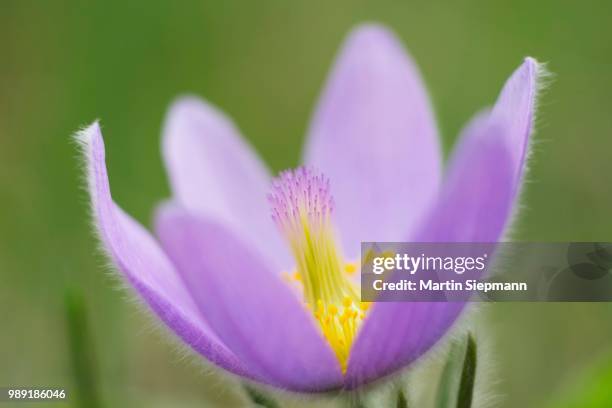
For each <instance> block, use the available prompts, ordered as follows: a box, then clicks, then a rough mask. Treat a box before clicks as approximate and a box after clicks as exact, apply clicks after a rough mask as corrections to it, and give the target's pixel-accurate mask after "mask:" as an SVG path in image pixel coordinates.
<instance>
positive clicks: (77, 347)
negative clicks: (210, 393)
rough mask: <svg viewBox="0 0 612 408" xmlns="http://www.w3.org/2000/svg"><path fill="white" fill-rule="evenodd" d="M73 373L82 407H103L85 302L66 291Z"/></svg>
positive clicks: (78, 294)
mask: <svg viewBox="0 0 612 408" xmlns="http://www.w3.org/2000/svg"><path fill="white" fill-rule="evenodd" d="M64 306H65V310H66V323H67V331H68V341H69V345H70V358H71V363H72V374H73V376H74V386H75V391H76V395H75V396H76V397H77V398H76V400H77V402H76V403H77V404H78V405H76V406H78V407H83V408H99V407H101V406H102V404H101V403H100V399H99V398H98V390H97V381H96V370H95V364H94V353H93V349H94V348H93V344H92V341H91V338H90V333H89V327H88V324H87V313H86V310H85V301H84V300H83V297H82V296H81V294H80V293H78V292H75V291H66V295H65V298H64Z"/></svg>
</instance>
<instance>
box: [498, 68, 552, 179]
mask: <svg viewBox="0 0 612 408" xmlns="http://www.w3.org/2000/svg"><path fill="white" fill-rule="evenodd" d="M543 74H544V69H543V67H542V66H541V64H538V62H537V61H536V60H535V59H533V58H525V62H523V64H522V65H521V66H520V67H519V68H518V69H517V70H516V71H514V73H513V74H512V76H511V77H510V78H509V79H508V81H507V82H506V84H505V85H504V88H503V89H502V91H501V93H500V95H499V98H498V99H497V102H496V103H495V106H494V107H493V111H492V118H493V120H495V121H496V122H497V123H503V124H504V125H505V126H506V127H507V129H508V131H507V133H506V139H507V142H508V144H507V145H508V149H509V153H510V157H511V159H512V164H513V166H514V171H515V172H516V175H517V178H519V179H520V177H521V176H522V172H523V170H524V168H525V166H524V162H525V160H526V156H527V153H528V148H529V141H530V136H531V133H532V131H533V126H534V123H533V122H534V116H535V106H536V98H537V94H538V89H539V88H540V87H541V86H542V85H541V83H540V82H541V79H542V78H541V77H542V75H543Z"/></svg>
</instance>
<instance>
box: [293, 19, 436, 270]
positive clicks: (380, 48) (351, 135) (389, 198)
mask: <svg viewBox="0 0 612 408" xmlns="http://www.w3.org/2000/svg"><path fill="white" fill-rule="evenodd" d="M304 160H305V163H306V164H311V165H313V166H314V167H317V168H318V169H319V170H321V171H322V172H323V173H324V174H325V175H327V176H328V177H329V178H330V181H331V187H332V191H333V193H334V198H335V201H336V205H337V206H336V208H337V211H336V212H335V222H336V224H337V226H338V227H339V230H340V234H341V238H342V242H343V244H344V250H345V252H346V254H347V255H348V257H349V258H353V259H356V258H358V256H359V249H360V247H359V245H360V242H361V241H394V240H400V239H402V238H404V237H405V234H406V232H407V231H409V230H411V229H412V228H413V227H414V226H415V223H416V222H417V221H418V220H419V219H420V218H421V217H422V216H423V212H424V211H425V209H426V208H427V206H428V204H429V203H430V201H431V199H432V198H433V197H434V196H435V194H436V192H437V191H438V188H439V181H440V174H441V156H440V148H439V142H438V134H437V130H436V125H435V122H434V117H433V113H432V111H431V108H430V103H429V100H428V96H427V93H426V91H425V88H424V86H423V83H422V80H421V76H420V74H419V72H418V69H417V67H416V66H415V64H414V63H413V62H412V60H411V58H410V57H409V56H408V55H407V53H406V52H405V50H404V49H403V48H402V46H401V44H400V43H399V41H398V39H397V38H396V37H395V36H394V35H393V34H392V33H391V32H390V31H388V30H387V29H385V28H383V27H379V26H374V25H366V26H361V27H359V28H357V29H356V30H355V31H354V32H353V33H352V34H351V35H350V36H349V38H348V40H347V41H346V44H345V45H344V48H343V50H342V52H341V53H340V56H339V57H338V61H337V63H336V66H335V67H334V69H333V72H332V74H331V77H330V79H329V82H328V84H327V87H326V89H325V91H324V92H323V95H322V98H321V101H320V104H319V106H318V109H317V111H316V113H315V116H314V120H313V123H312V127H311V129H310V135H309V140H308V144H307V146H306V151H305V158H304Z"/></svg>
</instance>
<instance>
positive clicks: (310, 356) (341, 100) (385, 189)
mask: <svg viewBox="0 0 612 408" xmlns="http://www.w3.org/2000/svg"><path fill="white" fill-rule="evenodd" d="M537 80H538V64H537V63H536V61H535V60H533V59H531V58H527V59H525V61H524V63H523V64H522V65H521V66H520V67H519V68H518V69H517V70H516V71H515V72H514V74H513V75H512V76H511V77H510V79H509V80H508V82H507V83H506V85H505V86H504V88H503V90H502V92H501V94H500V96H499V98H498V100H497V102H496V103H495V106H494V107H493V108H492V109H491V110H487V111H484V112H482V113H480V114H478V115H477V116H476V117H475V119H473V120H472V121H471V122H470V124H469V125H468V126H467V127H466V128H465V130H464V131H463V132H462V134H461V136H460V138H459V142H458V146H457V148H456V149H455V151H454V153H453V154H452V156H451V159H450V162H449V164H448V166H447V168H446V170H445V171H444V172H443V170H442V156H441V153H440V147H439V138H438V132H437V129H436V123H435V121H434V117H433V113H432V111H431V108H430V105H429V101H428V98H427V94H426V91H425V89H424V87H423V84H422V81H421V78H420V75H419V73H418V71H417V68H416V66H415V65H414V63H413V62H412V60H411V59H410V57H409V56H408V55H407V54H406V52H405V51H404V50H403V48H402V46H401V45H400V44H399V42H398V41H397V39H396V38H395V37H394V36H393V34H391V33H390V32H389V31H388V30H386V29H385V28H382V27H378V26H370V25H368V26H362V27H359V28H358V29H356V30H355V31H353V32H352V33H351V35H350V36H349V38H348V40H347V41H346V44H345V45H344V48H343V50H342V52H341V54H340V56H339V58H338V62H337V63H336V66H335V68H334V70H333V72H332V74H331V78H330V80H329V82H328V84H327V87H326V89H325V91H324V93H323V96H322V99H321V102H320V105H319V107H318V109H317V110H316V113H315V115H314V119H313V121H312V124H311V127H310V130H309V132H308V133H309V134H308V138H307V144H306V148H305V152H304V163H305V164H306V165H307V167H302V168H298V169H297V170H293V171H292V170H289V171H286V172H284V173H282V174H281V176H280V177H278V178H277V179H276V180H272V178H271V176H270V174H269V172H268V170H267V169H266V167H265V165H264V164H263V163H262V162H261V160H260V159H259V158H258V157H257V156H256V154H255V153H254V151H253V150H252V149H251V147H250V146H248V144H247V143H246V141H244V140H243V139H242V138H241V137H240V135H239V132H238V130H237V129H236V127H235V126H234V125H233V124H232V123H231V121H230V120H229V119H228V118H226V117H225V115H223V113H221V112H220V111H218V110H216V109H215V108H213V107H211V106H210V105H208V104H206V103H205V102H203V101H200V100H198V99H196V98H191V97H188V98H183V99H180V100H179V101H178V102H176V103H175V104H174V105H173V106H172V108H171V110H170V113H169V115H168V119H167V121H166V126H165V129H164V137H163V146H162V152H163V157H164V160H165V164H166V167H167V170H168V173H169V177H170V182H171V186H172V191H173V198H172V200H171V201H170V202H168V203H165V204H164V205H162V206H161V207H160V208H159V210H158V212H157V215H156V220H155V231H156V234H155V237H154V236H153V235H152V234H150V233H149V232H148V231H147V230H146V229H145V228H143V227H142V226H141V225H139V224H138V223H137V222H136V221H134V219H132V218H131V217H130V216H129V215H127V214H126V213H125V212H123V210H121V208H119V207H118V206H117V205H116V204H115V203H114V202H113V201H112V198H111V194H110V188H109V183H108V178H107V173H106V167H105V157H104V155H105V153H104V144H103V140H102V135H101V133H100V127H99V125H98V124H97V123H94V124H93V125H91V126H90V127H89V128H87V129H85V130H84V131H82V132H81V133H80V134H79V137H80V139H81V141H82V143H83V146H84V151H85V154H86V160H87V178H88V181H89V191H90V194H91V198H92V206H93V215H94V219H95V222H96V225H97V228H98V231H99V234H100V238H101V241H102V242H103V244H104V247H105V249H106V251H107V252H108V254H109V255H110V257H111V258H112V260H113V262H114V263H115V265H116V266H117V267H118V268H119V270H120V271H121V272H122V274H123V276H124V277H125V279H126V280H127V281H128V282H129V283H130V284H131V286H133V288H134V289H135V290H136V292H137V293H138V294H139V296H140V297H142V299H144V301H145V302H146V303H147V304H148V306H149V307H150V308H151V309H152V310H153V312H154V313H155V314H157V316H158V317H159V318H160V319H161V320H163V321H164V323H165V324H166V325H167V326H168V327H169V328H170V329H171V330H172V331H173V332H174V333H176V335H178V336H179V337H180V338H181V339H182V340H183V341H184V342H185V343H187V344H188V345H189V346H190V347H191V348H193V349H194V350H195V351H197V352H198V353H199V354H201V355H202V356H204V357H205V358H206V359H208V360H209V361H211V362H213V363H214V364H216V365H217V366H220V367H222V368H224V369H225V370H227V371H229V372H231V373H234V374H236V375H239V376H242V377H245V378H248V379H250V380H254V381H257V382H262V383H265V384H269V385H272V386H276V387H279V388H283V389H288V390H293V391H302V392H316V391H325V390H331V389H339V388H347V389H352V388H355V387H358V386H360V385H362V384H365V383H368V382H371V381H373V380H376V379H378V378H381V377H382V376H385V375H388V374H390V373H393V372H394V371H396V370H398V369H400V368H402V367H404V366H407V365H408V364H410V363H411V362H413V361H414V360H416V359H417V358H419V356H421V355H423V353H425V352H426V351H427V350H428V349H429V348H430V347H431V346H432V345H433V344H434V343H436V342H437V341H438V340H439V339H440V338H441V337H442V336H443V335H444V333H445V332H447V331H448V330H449V328H450V327H451V326H452V324H453V322H454V321H455V320H456V318H457V316H458V315H459V313H460V311H461V310H462V308H463V305H462V304H460V303H442V302H440V303H377V304H373V305H371V307H370V305H367V304H361V303H360V302H359V298H358V295H357V293H358V288H357V286H356V285H357V283H356V279H355V276H357V275H358V274H357V273H355V270H356V269H357V264H358V260H359V255H360V254H359V250H360V242H361V241H417V242H421V241H443V242H448V241H465V242H470V241H482V242H491V241H497V240H499V239H501V237H502V234H503V233H504V230H505V227H506V225H507V224H508V220H509V218H510V216H511V214H512V209H513V204H514V202H515V200H516V196H517V193H518V191H519V188H520V185H521V178H522V172H523V169H524V163H525V160H526V155H527V153H528V145H529V136H530V133H531V129H532V123H533V114H534V104H535V98H536V89H537ZM270 214H272V217H270Z"/></svg>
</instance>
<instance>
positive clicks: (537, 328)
mask: <svg viewBox="0 0 612 408" xmlns="http://www.w3.org/2000/svg"><path fill="white" fill-rule="evenodd" d="M611 16H612V3H611V2H609V1H603V0H602V1H598V0H590V1H582V2H574V1H560V0H539V1H530V0H518V1H517V0H512V1H510V0H508V1H487V0H482V1H475V0H474V1H470V0H460V1H449V2H445V3H442V2H436V1H431V2H429V1H410V2H408V1H377V2H365V1H353V0H350V1H349V0H347V1H333V2H329V1H291V2H287V1H281V0H278V1H257V2H249V1H234V0H224V1H203V0H199V1H195V0H194V1H187V0H182V1H162V0H147V1H144V0H142V1H141V0H134V1H130V2H125V1H119V0H105V1H80V0H78V1H77V0H57V1H41V0H36V1H34V0H2V2H1V3H0V142H1V144H0V324H1V325H0V386H9V385H23V386H26V385H40V386H52V385H53V386H63V387H71V386H72V384H73V375H72V370H71V365H70V357H69V355H70V353H69V347H68V334H67V330H66V318H65V314H66V313H65V308H64V293H65V291H66V289H67V288H72V289H74V290H77V291H80V292H81V293H83V296H84V298H85V300H86V306H87V312H88V316H89V326H90V330H91V343H92V345H93V346H94V347H95V356H96V370H97V372H98V376H97V383H98V385H99V389H100V391H101V394H102V398H103V400H104V402H105V405H107V406H130V407H138V406H202V405H203V404H205V402H209V403H210V404H212V405H211V406H215V405H214V404H223V403H225V405H228V404H230V405H231V404H239V403H240V402H239V401H240V400H239V398H238V399H236V398H237V397H235V396H233V394H232V390H231V388H232V387H231V386H230V387H228V386H227V383H226V382H225V381H224V380H222V379H219V377H217V376H215V375H211V374H210V373H207V372H206V370H203V369H202V368H201V366H200V364H198V363H193V362H192V361H191V360H192V359H190V358H187V359H185V358H184V357H183V356H184V354H182V353H180V352H177V349H178V348H177V347H176V346H175V345H173V344H172V342H171V341H167V338H166V336H163V335H160V334H159V331H157V330H154V329H153V328H152V327H153V326H154V325H153V324H152V323H151V321H150V319H149V318H148V317H147V315H146V314H145V313H143V312H142V310H141V309H140V308H139V307H137V306H136V305H135V304H134V303H133V302H131V301H130V300H129V298H128V297H127V296H126V295H125V292H122V291H120V290H118V289H117V285H116V283H115V282H114V280H113V279H111V278H109V276H108V274H107V273H106V269H105V267H104V264H105V261H104V259H103V257H102V256H100V254H99V253H98V252H97V244H96V242H95V240H94V238H93V235H92V233H91V227H90V224H89V219H88V213H87V198H86V195H85V193H84V191H83V189H82V183H81V179H80V177H81V176H80V174H81V171H80V169H79V163H78V159H77V150H76V148H75V145H74V143H72V142H71V138H70V136H71V134H73V133H74V132H75V131H76V130H77V129H78V128H79V127H81V126H83V125H85V124H88V123H90V122H92V121H93V120H94V119H96V118H100V119H101V121H102V122H101V123H102V125H103V130H104V134H105V140H106V147H107V156H108V166H109V173H110V178H111V184H112V188H113V195H114V198H115V200H116V201H117V202H118V203H120V205H121V206H123V208H124V209H126V210H127V211H128V212H129V213H130V214H133V215H134V216H135V217H136V218H137V219H138V220H140V221H141V222H143V223H144V224H145V225H150V217H151V213H152V209H153V208H154V205H155V203H156V202H157V201H159V200H160V199H163V198H165V197H167V196H168V195H169V189H168V185H167V180H166V178H165V174H164V172H163V167H162V163H161V160H160V153H159V140H160V129H161V124H162V121H163V118H164V114H165V111H166V109H167V107H168V105H169V103H170V102H171V101H172V100H173V99H174V98H175V97H176V96H177V95H179V94H183V93H194V94H198V95H201V96H203V97H205V98H207V99H208V100H209V101H211V102H213V103H214V104H216V105H218V106H219V107H221V108H222V109H223V110H225V111H227V112H228V113H230V114H231V116H232V117H233V118H234V119H235V121H236V122H237V124H238V125H239V127H240V128H241V129H242V130H243V133H244V134H245V135H246V136H247V137H248V138H249V141H250V142H251V143H252V144H253V145H254V146H255V148H256V149H257V151H258V152H259V153H260V154H261V155H262V156H263V157H264V158H265V160H266V161H267V162H268V163H269V165H270V167H271V168H272V169H273V170H274V171H279V170H282V169H284V168H287V167H293V166H295V165H296V164H297V162H298V158H299V155H300V146H301V144H302V140H303V137H304V134H305V130H306V128H307V125H308V121H309V118H310V115H311V112H312V111H313V107H314V105H315V103H316V101H317V98H318V95H319V92H320V90H321V87H322V85H323V82H324V80H325V78H326V74H327V72H328V70H329V68H330V66H331V63H332V61H333V58H334V55H335V53H336V51H337V50H338V48H339V46H340V44H341V41H342V39H343V37H344V36H345V34H346V33H347V32H348V30H349V29H350V28H351V27H353V26H354V25H355V24H357V23H359V22H363V21H379V22H382V23H385V24H388V25H389V26H390V27H392V28H393V29H394V30H395V31H396V32H397V34H398V35H399V36H400V37H401V39H402V41H403V42H404V43H405V45H406V47H407V48H408V49H409V50H410V52H411V53H412V55H413V56H414V58H415V59H416V61H417V62H418V64H419V66H420V68H421V71H422V73H423V76H424V78H425V80H426V82H427V85H428V88H429V91H430V94H431V97H432V99H433V103H434V105H435V109H436V113H437V116H438V119H439V123H440V129H441V132H442V135H443V138H444V147H445V151H446V152H448V151H449V149H450V148H451V147H452V144H453V142H454V140H455V137H456V135H457V132H458V131H459V129H460V128H461V126H462V124H463V123H464V122H465V121H466V120H467V119H468V118H469V117H470V116H471V115H472V114H473V113H474V112H476V111H477V110H478V109H480V108H481V107H483V106H486V105H489V104H491V103H492V102H493V101H494V100H495V97H496V95H497V93H498V92H499V90H500V87H501V85H502V84H503V82H504V81H505V79H506V78H507V77H508V76H509V74H510V73H511V72H512V71H513V70H514V69H515V68H516V67H517V66H518V65H519V64H520V63H521V61H522V58H523V57H524V56H527V55H531V56H534V57H536V58H537V59H539V60H540V61H546V62H549V65H548V67H549V69H550V71H552V72H553V73H554V74H555V76H554V81H553V83H552V84H551V86H550V87H549V89H548V90H547V91H546V93H545V94H544V97H543V99H542V100H541V105H540V110H539V120H538V126H537V134H536V140H537V142H538V143H537V144H536V150H535V152H534V155H533V160H532V162H531V171H530V173H529V176H530V177H529V179H530V180H531V182H530V184H528V186H527V188H526V190H525V196H524V200H523V201H524V204H525V206H524V207H525V208H524V210H523V211H522V213H521V216H520V218H519V219H518V223H517V225H516V228H515V235H514V237H515V238H517V239H521V240H532V241H538V240H543V241H545V240H549V241H564V240H603V241H610V240H612V217H610V209H611V208H612V188H611V185H610V175H611V174H612V160H610V155H611V151H612V150H611V149H612V114H611V111H610V109H611V107H612V76H611V72H612V41H610V38H611V36H612V18H611ZM481 318H482V319H484V321H485V322H486V325H485V326H486V327H487V328H488V334H487V337H488V338H489V340H491V342H492V344H493V347H492V349H493V350H495V353H494V354H493V355H490V356H489V358H490V359H492V360H494V365H495V367H496V374H495V378H492V380H494V381H493V382H494V383H496V384H497V385H496V386H495V388H494V390H493V393H494V394H496V395H500V396H502V399H501V401H500V406H502V407H542V406H554V407H560V406H577V407H578V406H588V405H587V404H586V402H585V401H587V399H588V398H594V397H593V395H599V396H600V397H601V394H602V393H603V394H605V393H606V392H609V391H607V390H608V389H610V388H612V374H610V373H611V372H612V371H611V369H610V366H609V365H608V363H609V362H610V358H609V355H610V353H612V341H611V340H610V337H611V336H612V306H611V305H609V304H496V305H491V306H490V307H488V308H486V310H485V311H484V313H483V314H482V316H481ZM606 362H608V363H606ZM602 373H603V374H602ZM585 384H586V385H585ZM593 384H595V385H593ZM597 384H599V388H598V387H597ZM230 385H231V384H230ZM228 389H229V390H228ZM598 393H599V394H598ZM587 396H590V397H588V398H587ZM230 401H231V402H230ZM571 401H579V402H577V403H576V402H573V404H577V405H571V404H572V402H571ZM593 401H595V400H593ZM190 404H191V405H190ZM0 405H2V404H1V403H0ZM23 406H26V405H23ZM48 406H52V404H50V405H48ZM57 406H65V405H62V404H57ZM221 406H222V405H221ZM591 406H594V407H595V406H599V405H596V403H592V405H591Z"/></svg>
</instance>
